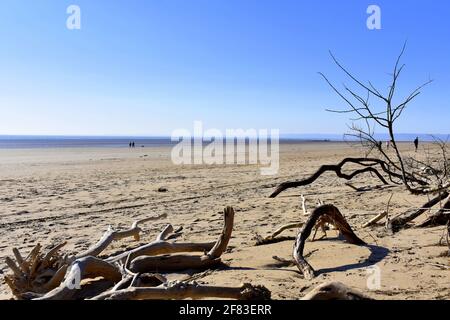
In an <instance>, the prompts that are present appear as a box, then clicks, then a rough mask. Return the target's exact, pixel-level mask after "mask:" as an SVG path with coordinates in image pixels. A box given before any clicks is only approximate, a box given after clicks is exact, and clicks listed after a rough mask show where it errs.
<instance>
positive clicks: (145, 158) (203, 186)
mask: <svg viewBox="0 0 450 320" xmlns="http://www.w3.org/2000/svg"><path fill="white" fill-rule="evenodd" d="M280 151H281V154H280V160H281V166H280V172H279V175H277V176H269V177H268V176H261V175H260V172H259V170H258V167H257V166H175V165H173V164H172V162H171V161H170V148H169V147H167V148H136V149H134V150H130V149H127V148H126V149H106V148H103V149H102V148H96V149H93V148H92V149H34V150H33V149H29V150H0V277H1V276H2V275H3V274H5V273H7V272H9V270H8V268H7V266H6V265H5V263H4V257H6V256H7V255H11V249H12V248H13V247H18V248H19V249H20V250H21V251H22V252H24V253H27V252H28V251H29V250H30V249H31V248H32V246H33V245H34V244H36V243H37V242H39V243H41V244H42V245H43V246H44V247H49V246H51V245H52V244H54V243H55V242H59V241H61V240H67V241H68V245H67V247H66V250H70V251H81V250H83V249H86V248H87V247H88V246H89V245H91V244H93V243H94V242H96V241H97V240H98V239H99V238H100V237H101V235H102V234H103V232H104V231H105V230H106V229H107V228H108V226H109V225H112V226H116V227H126V226H128V225H130V224H131V222H132V221H133V220H135V219H139V218H143V217H147V216H149V215H157V214H161V213H167V218H165V219H163V220H161V221H158V222H156V223H148V224H146V225H144V226H143V227H144V228H145V233H144V236H143V238H142V239H141V243H146V242H149V241H151V240H153V239H154V237H155V235H156V234H157V233H158V231H159V230H161V228H162V227H163V226H164V225H165V224H167V223H172V224H173V225H174V226H183V227H184V233H183V236H182V237H181V239H180V240H179V241H182V240H191V241H206V240H215V239H216V237H217V235H218V234H219V233H220V230H221V228H222V209H223V207H225V206H227V205H232V206H233V207H234V208H235V209H236V218H235V226H234V231H233V237H232V239H231V242H230V247H229V250H228V252H227V253H225V254H224V255H223V260H224V262H225V263H226V264H228V265H229V267H228V268H223V269H220V270H216V271H212V272H211V273H210V274H207V275H205V276H204V277H203V278H201V279H200V280H199V282H203V283H208V284H224V285H239V284H240V283H242V282H251V283H253V284H263V285H265V286H267V287H268V288H269V289H270V290H271V291H272V297H273V298H275V299H298V298H301V297H302V296H303V295H304V294H305V292H307V291H308V290H309V289H310V288H311V287H313V286H315V285H316V284H319V283H321V282H323V281H325V280H327V281H328V280H338V281H342V282H343V283H345V284H347V285H350V286H352V287H354V288H357V289H360V290H361V291H364V292H366V293H368V294H370V295H372V296H373V297H375V298H378V299H450V271H449V270H448V268H447V269H446V268H442V267H439V265H444V266H449V265H450V263H449V262H450V261H449V258H448V256H447V257H445V256H443V253H444V252H446V251H447V250H448V249H447V247H446V246H444V245H439V240H440V238H441V236H442V235H443V232H444V231H443V230H444V228H443V227H436V228H431V229H414V228H412V229H408V230H404V231H401V232H399V233H397V234H395V235H394V236H385V235H384V234H383V232H382V228H374V229H370V228H365V229H362V228H361V225H362V224H363V223H364V222H365V221H366V220H368V219H369V218H371V217H373V215H374V214H377V213H380V212H381V211H383V210H384V209H385V208H386V203H387V201H388V199H389V197H390V195H391V193H392V192H394V196H393V198H392V202H391V209H390V210H391V214H395V213H400V212H402V211H404V210H406V209H408V208H410V207H418V206H420V205H421V204H422V203H423V202H425V201H424V200H425V199H423V198H419V197H414V196H411V195H409V194H407V193H406V192H405V191H403V189H402V188H392V189H379V190H375V191H371V192H360V193H359V192H355V191H354V190H352V189H350V188H349V187H347V186H346V185H345V184H344V181H342V180H339V179H336V177H335V176H333V175H332V174H326V175H324V176H323V177H321V178H320V179H319V180H318V181H316V183H314V184H313V185H311V186H308V187H304V188H301V189H294V190H288V191H286V192H284V193H282V194H281V195H280V196H278V197H277V198H275V199H269V198H268V195H269V194H270V193H271V191H272V190H273V187H274V186H275V184H276V183H277V182H282V181H284V180H288V179H298V178H301V177H304V176H306V175H307V174H309V173H312V172H313V171H314V170H315V169H316V168H318V167H319V166H320V165H321V164H324V163H335V162H337V161H339V160H340V159H342V158H343V157H345V156H349V155H360V154H361V152H360V150H358V149H355V148H351V147H349V146H348V145H345V144H342V143H303V144H282V145H281V150H280ZM354 183H355V185H358V186H364V185H369V184H370V185H376V184H377V183H378V182H377V181H376V180H375V179H374V178H371V177H370V176H365V177H361V178H358V179H357V180H355V182H354ZM159 187H166V188H167V189H168V192H164V193H162V192H158V191H157V190H158V188H159ZM300 194H304V195H305V197H306V199H307V204H309V205H310V206H312V205H314V204H315V203H316V202H317V200H318V199H320V200H322V201H324V202H326V203H333V204H335V205H336V206H337V207H338V208H340V210H341V211H342V213H343V214H344V215H345V216H346V218H347V219H348V221H349V223H350V224H351V225H352V227H354V229H355V232H356V233H357V234H358V236H360V237H361V238H362V239H363V240H365V241H366V242H367V243H370V244H371V245H372V247H371V250H369V248H367V247H358V246H353V245H350V244H348V243H345V242H343V241H341V240H340V239H336V238H335V236H336V234H335V233H334V231H330V232H328V238H327V239H324V240H320V241H314V242H308V243H307V245H306V249H305V252H306V253H308V252H309V253H310V255H309V257H308V261H309V262H310V263H311V264H312V265H313V267H314V268H315V269H316V270H320V275H319V276H318V277H317V278H315V279H314V280H312V281H308V280H305V279H303V277H302V276H301V275H300V274H299V273H298V272H297V270H296V268H295V267H279V266H277V262H276V261H275V260H273V259H272V256H274V255H277V256H279V257H281V258H285V259H289V258H290V257H291V251H292V245H293V243H292V241H286V242H281V243H276V244H271V245H266V246H258V247H256V246H254V244H255V240H254V236H255V234H256V233H258V234H260V235H262V236H266V235H268V234H269V233H270V232H272V231H274V230H275V229H276V228H277V227H278V226H280V225H282V224H284V223H287V222H290V221H293V220H299V219H305V218H304V216H303V215H302V210H301V206H300V199H299V196H300ZM286 235H295V231H289V232H287V233H286ZM135 245H137V243H135V242H133V240H131V239H125V240H123V241H120V242H117V243H114V244H113V245H112V247H111V248H110V249H109V250H108V252H114V251H117V250H120V249H124V248H127V247H132V246H135ZM373 265H377V266H378V267H379V268H380V271H381V288H380V289H379V290H375V291H370V290H369V289H368V288H367V285H366V283H367V278H368V274H367V268H368V267H370V266H373ZM10 297H11V296H10V293H9V290H8V288H7V287H6V285H5V284H4V282H3V281H1V283H0V298H3V299H6V298H10Z"/></svg>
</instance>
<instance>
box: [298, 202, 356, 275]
mask: <svg viewBox="0 0 450 320" xmlns="http://www.w3.org/2000/svg"><path fill="white" fill-rule="evenodd" d="M318 223H330V224H332V225H334V226H335V227H336V228H337V229H338V230H339V231H340V233H341V234H342V235H343V236H344V238H345V239H346V240H347V241H348V242H350V243H352V244H356V245H365V242H364V241H362V240H361V239H360V238H358V236H357V235H356V234H355V233H354V232H353V230H352V228H351V227H350V225H349V224H348V223H347V221H346V220H345V218H344V217H343V216H342V214H341V213H340V212H339V209H338V208H336V207H335V206H333V205H330V204H325V205H322V206H319V207H317V208H316V209H314V211H313V212H312V213H311V215H310V216H309V218H308V220H307V221H306V223H305V224H304V225H303V227H302V228H301V229H300V231H299V233H298V235H297V240H296V241H295V244H294V249H293V257H294V261H295V263H296V265H297V267H298V269H299V270H300V271H301V272H302V273H303V275H304V276H305V278H307V279H312V278H314V276H315V271H314V269H313V268H312V267H311V265H310V264H309V263H308V262H307V261H306V259H305V258H304V256H303V249H304V247H305V241H306V239H308V237H309V236H310V234H311V231H312V229H313V228H314V226H315V225H316V224H318Z"/></svg>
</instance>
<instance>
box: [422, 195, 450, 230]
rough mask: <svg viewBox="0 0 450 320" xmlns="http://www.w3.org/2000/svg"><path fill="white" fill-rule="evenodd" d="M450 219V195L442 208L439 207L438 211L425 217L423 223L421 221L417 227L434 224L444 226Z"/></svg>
mask: <svg viewBox="0 0 450 320" xmlns="http://www.w3.org/2000/svg"><path fill="white" fill-rule="evenodd" d="M449 221H450V196H448V197H447V199H446V200H445V203H444V205H443V206H442V208H441V209H439V210H438V211H437V212H436V213H434V214H432V215H430V216H429V217H428V218H426V219H425V221H423V222H422V223H420V224H419V225H418V226H417V227H419V228H424V227H433V226H442V225H446V224H448V222H449Z"/></svg>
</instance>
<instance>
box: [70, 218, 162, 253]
mask: <svg viewBox="0 0 450 320" xmlns="http://www.w3.org/2000/svg"><path fill="white" fill-rule="evenodd" d="M165 217H166V215H165V214H163V215H161V216H157V217H149V218H145V219H141V220H138V221H135V222H133V224H132V225H131V228H130V229H128V230H124V231H115V230H113V229H112V228H111V227H110V228H109V229H108V231H106V232H105V234H104V235H103V237H102V238H101V239H100V240H99V241H98V242H97V243H96V244H95V245H93V246H92V247H90V248H89V249H88V250H86V251H84V252H82V253H80V254H78V255H77V256H76V258H77V259H79V258H83V257H87V256H93V257H96V256H98V255H99V254H100V253H102V252H103V250H105V249H106V248H107V247H108V246H109V245H110V244H111V242H113V241H117V240H120V239H124V238H128V237H133V238H134V240H135V241H139V239H140V233H141V232H142V229H141V228H140V227H139V224H141V223H144V222H147V221H154V220H159V219H162V218H165Z"/></svg>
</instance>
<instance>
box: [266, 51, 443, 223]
mask: <svg viewBox="0 0 450 320" xmlns="http://www.w3.org/2000/svg"><path fill="white" fill-rule="evenodd" d="M405 48H406V43H405V45H404V46H403V48H402V50H401V52H400V54H399V56H398V57H397V60H396V62H395V65H394V70H393V73H392V80H391V82H390V84H389V86H388V91H387V93H386V94H382V93H381V91H380V90H378V89H377V88H376V87H375V86H374V85H373V84H372V83H371V82H370V81H369V82H368V83H367V84H366V83H364V82H363V81H361V80H359V79H358V78H357V77H356V76H354V75H353V74H352V73H351V72H350V71H348V69H346V68H345V67H344V66H343V65H342V64H341V63H340V62H339V61H338V60H337V59H336V58H335V56H334V55H333V54H332V53H331V52H330V55H331V58H332V60H333V61H334V63H335V64H336V65H337V67H338V68H339V69H340V70H341V71H342V72H343V73H344V74H345V76H347V77H348V78H349V79H350V81H351V82H352V83H353V84H354V85H355V86H356V88H357V89H352V88H350V87H348V86H346V85H344V89H343V90H340V89H338V88H337V87H336V86H335V85H334V84H333V83H332V82H331V81H330V80H329V79H328V78H327V77H326V76H325V75H324V74H323V73H319V74H320V76H321V77H322V78H323V79H324V80H325V82H326V83H327V84H328V85H329V87H330V88H331V89H332V90H333V91H334V92H335V93H336V94H337V95H338V96H339V97H340V98H341V99H342V100H343V101H344V102H345V104H346V105H347V107H346V108H344V109H340V110H330V109H327V111H330V112H335V113H339V114H350V115H352V118H351V120H352V122H353V123H352V125H351V126H350V129H351V132H350V133H348V134H346V135H345V137H347V138H349V139H350V140H352V141H359V142H360V143H361V144H362V146H363V147H364V149H365V154H364V157H361V158H345V159H343V160H342V161H341V162H339V163H338V164H327V165H322V166H321V167H320V168H319V169H318V170H317V171H316V172H314V173H313V174H312V175H310V176H308V177H306V178H304V179H301V180H297V181H286V182H283V183H281V184H280V185H279V186H278V187H277V188H276V189H275V190H274V191H273V193H272V194H271V195H270V197H272V198H273V197H276V196H277V195H279V194H280V193H281V192H283V191H285V190H287V189H290V188H296V187H301V186H306V185H309V184H311V183H313V182H314V181H315V180H317V179H318V178H319V177H320V176H321V175H322V174H324V173H326V172H334V173H335V174H336V175H337V176H338V177H339V178H342V179H345V180H352V179H353V178H355V177H357V176H359V175H362V174H371V175H374V176H376V177H377V179H378V180H380V181H381V182H382V183H383V184H394V185H403V186H404V187H405V188H406V189H407V190H408V191H409V192H410V193H412V194H414V195H439V196H438V197H437V198H439V199H440V198H441V197H442V195H443V194H445V193H447V192H448V189H449V188H450V181H449V180H450V179H449V172H450V165H449V159H448V156H447V155H448V152H447V146H448V143H447V141H442V140H440V139H438V138H435V145H436V146H437V148H436V147H435V148H434V149H438V150H439V152H438V153H437V154H432V152H427V153H426V154H425V159H423V157H422V158H420V157H419V156H416V157H414V158H412V157H407V156H405V155H404V154H403V153H402V152H401V150H400V148H399V144H398V141H397V139H396V135H395V125H396V122H397V120H398V119H399V118H400V117H401V116H402V114H403V112H404V111H405V110H406V108H407V107H408V106H409V104H410V103H411V102H412V101H413V100H414V99H415V98H416V97H417V96H418V95H419V94H420V93H421V90H422V88H424V87H425V86H426V85H428V84H430V83H431V82H432V80H428V81H426V82H424V83H423V84H421V85H420V86H418V87H417V88H415V89H414V90H413V91H412V92H411V93H410V94H409V95H408V96H407V97H406V98H404V99H403V100H401V101H400V102H397V103H396V102H394V96H395V92H396V89H397V83H398V79H399V77H400V74H401V72H402V70H403V69H404V65H403V64H401V58H402V56H403V54H404V52H405ZM361 92H362V93H361ZM372 100H373V101H372ZM375 103H376V105H381V106H382V107H380V108H375V107H373V106H372V104H375ZM361 123H362V125H361ZM378 130H381V131H384V132H385V133H387V135H388V137H389V140H390V146H392V148H391V149H390V150H387V149H385V148H383V144H382V143H381V141H379V140H378V139H377V138H376V135H375V131H378ZM346 164H352V165H353V166H354V168H356V169H353V170H352V171H349V172H344V171H343V167H344V165H346ZM439 201H440V200H439ZM439 201H438V202H439ZM432 203H434V204H433V205H436V204H437V203H435V202H434V201H431V203H427V204H426V205H425V206H423V207H427V205H428V206H431V204H432ZM423 212H425V211H417V212H414V213H405V215H404V216H403V217H401V218H398V219H397V220H396V221H394V224H393V225H392V226H393V227H394V229H395V230H394V231H397V230H400V229H401V228H402V227H404V226H405V225H406V223H407V222H409V221H411V220H412V219H414V218H416V217H418V216H419V215H420V214H421V213H423ZM434 221H435V222H436V223H444V224H445V223H446V221H448V215H446V214H445V212H444V214H443V213H442V212H440V215H439V219H434Z"/></svg>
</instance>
